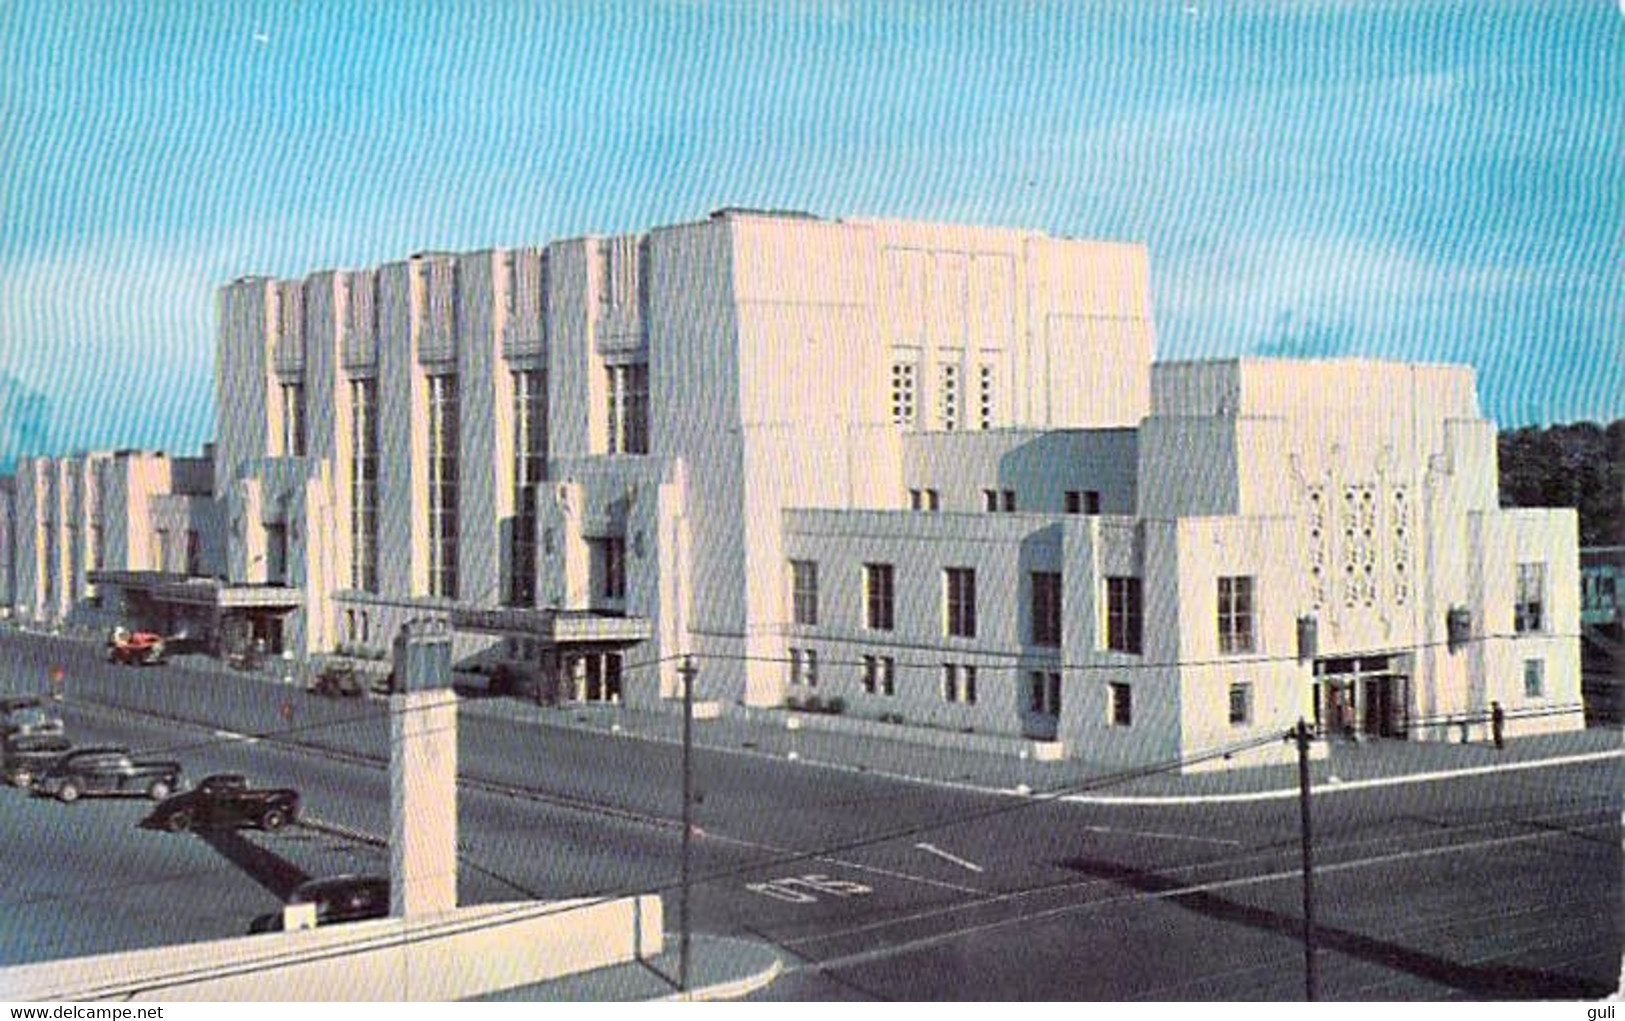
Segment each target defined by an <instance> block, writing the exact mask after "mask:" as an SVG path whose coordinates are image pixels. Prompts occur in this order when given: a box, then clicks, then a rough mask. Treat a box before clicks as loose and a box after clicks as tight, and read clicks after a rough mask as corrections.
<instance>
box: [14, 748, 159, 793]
mask: <svg viewBox="0 0 1625 1021" xmlns="http://www.w3.org/2000/svg"><path fill="white" fill-rule="evenodd" d="M180 785H181V764H180V763H178V762H167V761H143V760H140V759H134V758H131V757H130V750H129V749H128V748H117V747H103V748H80V749H76V750H74V751H71V752H68V753H67V754H66V755H64V756H62V757H61V758H59V759H57V760H56V761H55V762H53V763H51V765H50V766H49V767H48V768H46V769H45V771H44V772H42V773H40V774H39V775H38V776H36V777H35V778H34V783H33V788H34V793H35V794H39V795H43V796H44V797H49V798H56V799H57V800H58V801H61V802H63V803H65V804H69V803H72V802H75V801H78V800H79V799H80V798H81V797H84V796H86V795H109V796H117V795H126V796H134V797H143V796H144V797H148V798H151V799H152V800H154V801H162V800H163V799H165V798H167V797H169V796H170V795H171V794H173V793H174V792H175V790H176V788H178V787H180Z"/></svg>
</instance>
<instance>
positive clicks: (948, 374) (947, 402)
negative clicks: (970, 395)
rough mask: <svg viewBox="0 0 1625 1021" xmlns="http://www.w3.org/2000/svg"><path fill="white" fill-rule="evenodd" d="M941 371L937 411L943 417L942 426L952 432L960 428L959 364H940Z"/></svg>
mask: <svg viewBox="0 0 1625 1021" xmlns="http://www.w3.org/2000/svg"><path fill="white" fill-rule="evenodd" d="M938 369H939V370H940V372H941V375H940V377H939V378H938V381H937V412H938V414H939V416H940V417H941V419H942V428H943V429H945V430H947V431H949V432H952V431H953V430H955V429H958V428H959V366H957V365H948V364H945V365H941V366H938Z"/></svg>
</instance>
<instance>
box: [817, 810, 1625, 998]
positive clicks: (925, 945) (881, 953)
mask: <svg viewBox="0 0 1625 1021" xmlns="http://www.w3.org/2000/svg"><path fill="white" fill-rule="evenodd" d="M1614 825H1616V824H1615V823H1613V822H1608V823H1597V824H1595V825H1592V826H1586V827H1581V829H1602V828H1604V827H1609V828H1611V827H1613V826H1614ZM1571 836H1573V833H1571V832H1569V831H1567V830H1561V831H1550V830H1543V831H1541V832H1539V833H1520V834H1518V835H1516V836H1510V837H1492V838H1487V839H1485V840H1477V841H1473V842H1471V843H1464V844H1448V845H1446V846H1444V847H1429V848H1423V849H1420V850H1415V851H1399V852H1395V853H1392V854H1381V855H1375V856H1373V857H1370V858H1359V859H1355V860H1354V861H1345V862H1337V863H1335V864H1332V865H1317V866H1316V867H1315V874H1316V875H1317V876H1318V875H1325V874H1328V873H1332V872H1349V871H1353V870H1355V869H1363V868H1368V867H1371V866H1380V865H1391V864H1394V863H1397V862H1402V861H1412V860H1415V859H1418V858H1432V857H1437V856H1439V855H1445V854H1454V853H1456V852H1458V851H1469V850H1476V849H1478V848H1485V847H1504V846H1507V845H1511V844H1527V843H1533V842H1536V841H1542V840H1554V839H1557V838H1560V837H1571ZM1302 877H1303V871H1302V870H1301V869H1296V868H1294V869H1283V870H1281V871H1278V872H1266V873H1262V874H1260V875H1256V876H1240V877H1237V878H1235V879H1218V880H1212V881H1209V882H1205V883H1192V884H1190V885H1188V886H1180V887H1174V888H1172V889H1168V890H1155V891H1147V892H1137V893H1129V894H1123V895H1122V896H1118V897H1108V898H1104V899H1102V900H1095V901H1086V902H1084V903H1082V904H1063V905H1061V906H1059V907H1053V908H1046V909H1044V910H1041V911H1035V912H1032V913H1030V914H1023V915H1015V916H1012V917H1009V918H1001V919H998V920H997V921H992V922H983V923H980V924H977V925H968V926H965V927H963V928H959V929H951V930H948V931H946V932H938V933H933V934H932V935H930V936H923V937H921V938H919V939H915V940H909V941H907V942H904V943H894V944H891V945H889V946H885V947H877V948H875V949H873V950H863V951H859V952H857V953H853V954H847V955H844V956H842V957H834V958H829V959H827V960H823V961H810V962H808V963H806V964H802V965H798V966H796V967H794V968H792V969H790V970H791V971H835V970H837V969H841V968H850V967H853V966H856V965H860V964H871V963H874V962H876V961H881V960H885V959H887V958H892V957H897V956H900V955H903V954H911V953H917V952H919V951H921V950H926V949H929V948H931V947H935V946H941V945H943V944H946V943H952V942H954V941H956V940H961V939H964V938H965V937H967V936H974V935H979V934H981V933H986V932H993V931H996V930H999V929H1006V928H1009V927H1010V926H1013V925H1032V924H1033V923H1035V922H1041V921H1044V920H1046V919H1051V918H1059V917H1062V916H1065V915H1072V914H1081V913H1084V912H1088V911H1092V910H1094V909H1096V908H1104V907H1112V906H1115V905H1119V904H1129V903H1136V902H1144V901H1161V900H1171V899H1173V898H1177V897H1189V896H1192V895H1193V894H1201V893H1213V892H1216V891H1220V890H1234V889H1238V888H1242V887H1248V886H1260V885H1263V884H1267V883H1279V882H1284V881H1297V880H1300V879H1302Z"/></svg>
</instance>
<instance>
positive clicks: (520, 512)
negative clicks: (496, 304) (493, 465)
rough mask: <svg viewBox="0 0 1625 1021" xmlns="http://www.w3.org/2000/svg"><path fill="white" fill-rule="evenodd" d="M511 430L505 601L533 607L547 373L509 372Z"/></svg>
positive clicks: (544, 451)
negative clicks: (509, 533) (510, 512)
mask: <svg viewBox="0 0 1625 1021" xmlns="http://www.w3.org/2000/svg"><path fill="white" fill-rule="evenodd" d="M509 293H510V294H511V293H512V288H510V289H509ZM513 429H514V436H513V492H514V519H513V542H512V547H513V550H512V552H513V556H512V558H511V559H512V567H511V572H512V573H511V575H510V578H509V589H508V602H509V604H510V605H512V606H534V605H536V489H537V487H538V486H539V485H540V484H541V483H542V481H543V480H544V478H545V477H546V474H547V373H545V372H541V371H537V370H527V371H523V372H515V373H514V374H513Z"/></svg>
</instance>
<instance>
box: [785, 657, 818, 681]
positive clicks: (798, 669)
mask: <svg viewBox="0 0 1625 1021" xmlns="http://www.w3.org/2000/svg"><path fill="white" fill-rule="evenodd" d="M790 683H791V684H794V685H805V686H807V687H809V688H812V687H817V685H818V651H817V650H816V649H796V648H792V649H791V650H790Z"/></svg>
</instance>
